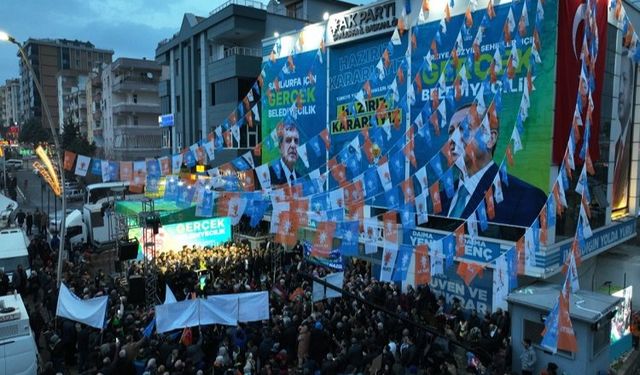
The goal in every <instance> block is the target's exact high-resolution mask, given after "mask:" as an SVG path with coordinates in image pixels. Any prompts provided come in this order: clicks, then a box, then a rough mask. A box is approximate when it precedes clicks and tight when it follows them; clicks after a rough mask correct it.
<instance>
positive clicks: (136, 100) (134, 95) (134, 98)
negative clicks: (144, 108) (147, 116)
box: [133, 94, 138, 104]
mask: <svg viewBox="0 0 640 375" xmlns="http://www.w3.org/2000/svg"><path fill="white" fill-rule="evenodd" d="M133 102H134V103H136V104H137V103H138V94H133Z"/></svg>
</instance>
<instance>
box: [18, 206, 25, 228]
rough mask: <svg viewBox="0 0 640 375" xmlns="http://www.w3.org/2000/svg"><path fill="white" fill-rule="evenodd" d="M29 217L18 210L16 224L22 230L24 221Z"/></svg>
mask: <svg viewBox="0 0 640 375" xmlns="http://www.w3.org/2000/svg"><path fill="white" fill-rule="evenodd" d="M26 217H27V215H26V214H25V213H24V212H23V211H22V209H20V210H18V213H17V214H16V222H17V223H18V226H19V227H20V228H22V226H23V225H24V220H25V219H26Z"/></svg>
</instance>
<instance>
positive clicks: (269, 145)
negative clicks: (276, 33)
mask: <svg viewBox="0 0 640 375" xmlns="http://www.w3.org/2000/svg"><path fill="white" fill-rule="evenodd" d="M285 38H290V39H291V38H293V36H287V37H283V38H281V39H285ZM283 43H284V41H283ZM320 54H321V52H320V53H319V52H318V50H315V49H314V50H311V51H309V52H301V53H294V54H293V55H291V56H285V57H282V58H278V59H276V60H275V61H274V62H271V61H268V62H265V63H264V64H263V69H264V71H265V73H266V76H265V77H264V87H263V95H262V162H263V163H268V162H271V161H274V160H276V159H278V158H280V157H281V156H282V155H281V153H282V152H283V151H281V149H284V148H285V146H284V145H282V144H281V143H282V141H283V135H284V134H283V131H282V130H284V127H283V126H284V125H285V124H287V125H294V126H295V128H296V129H297V133H298V142H299V143H298V146H301V145H303V144H306V143H307V142H309V140H310V139H311V138H313V137H314V136H316V135H318V134H320V132H321V131H322V130H323V129H325V124H326V108H327V105H326V103H327V99H326V91H325V89H324V88H325V87H326V85H327V84H326V81H327V80H326V65H325V64H326V62H325V61H324V59H325V58H324V56H320ZM279 125H280V129H281V131H280V132H279V133H280V134H276V133H278V126H279ZM274 131H275V132H274ZM303 151H304V150H303ZM284 152H285V153H286V151H284ZM292 152H293V151H292ZM296 152H297V149H296ZM315 155H316V153H313V154H311V162H312V164H314V161H315ZM322 156H323V158H324V155H322ZM305 161H306V160H300V161H299V162H297V163H296V164H297V166H298V167H297V168H304V166H305V165H306V164H307V163H305ZM316 164H317V163H316ZM310 168H313V165H311V166H310V167H309V169H310Z"/></svg>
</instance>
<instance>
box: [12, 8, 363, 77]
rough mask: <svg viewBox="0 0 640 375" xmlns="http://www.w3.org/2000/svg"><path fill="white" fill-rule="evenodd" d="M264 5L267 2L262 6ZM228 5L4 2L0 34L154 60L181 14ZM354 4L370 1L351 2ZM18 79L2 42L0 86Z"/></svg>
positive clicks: (15, 61) (202, 13) (14, 60)
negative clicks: (77, 44) (90, 45)
mask: <svg viewBox="0 0 640 375" xmlns="http://www.w3.org/2000/svg"><path fill="white" fill-rule="evenodd" d="M261 1H262V2H263V3H265V4H266V3H267V2H268V0H261ZM225 2H226V0H56V1H52V0H2V10H0V30H2V31H5V32H7V33H8V34H9V35H11V36H13V37H14V38H16V40H18V41H19V42H24V41H25V40H27V39H29V38H50V39H61V38H63V39H71V40H76V39H77V40H80V41H90V42H91V43H93V44H94V45H95V46H96V48H102V49H110V50H113V51H114V60H115V59H116V58H118V57H132V58H142V57H146V58H148V59H154V58H155V49H156V46H157V44H158V42H159V41H161V40H163V39H165V38H170V37H171V36H172V35H173V34H174V33H175V32H177V31H178V30H179V29H180V24H181V23H182V18H183V15H184V13H194V14H196V15H198V16H204V17H207V16H208V15H209V12H210V11H211V10H213V9H214V8H216V7H218V6H220V5H222V4H223V3H225ZM349 2H352V3H354V4H365V3H371V2H373V0H353V1H349ZM17 77H18V56H17V48H16V46H15V45H13V44H10V43H6V42H0V84H4V82H5V80H6V79H9V78H17Z"/></svg>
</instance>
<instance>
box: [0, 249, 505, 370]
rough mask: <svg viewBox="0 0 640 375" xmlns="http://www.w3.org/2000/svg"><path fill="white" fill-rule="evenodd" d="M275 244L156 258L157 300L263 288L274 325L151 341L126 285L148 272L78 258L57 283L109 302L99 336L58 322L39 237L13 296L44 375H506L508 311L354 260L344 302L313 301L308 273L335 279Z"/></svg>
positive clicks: (48, 256)
mask: <svg viewBox="0 0 640 375" xmlns="http://www.w3.org/2000/svg"><path fill="white" fill-rule="evenodd" d="M272 247H274V246H270V249H269V250H267V249H266V248H265V247H264V246H263V248H262V249H256V250H252V249H251V248H250V247H249V246H248V244H245V243H228V244H225V245H223V246H213V247H205V248H200V247H184V248H183V249H182V250H180V251H176V252H167V253H162V254H159V255H158V256H157V257H156V265H157V267H158V278H159V282H158V285H159V288H158V294H159V297H160V299H161V301H164V297H165V296H164V288H165V284H166V285H169V287H170V288H171V290H172V291H173V292H174V294H175V296H176V298H177V299H178V300H181V299H184V298H198V297H200V296H205V295H211V294H223V293H242V292H247V291H260V290H268V291H270V319H269V320H268V321H262V322H252V323H241V324H239V325H238V326H236V327H227V326H218V325H215V326H201V327H192V328H191V329H187V330H179V331H176V332H168V333H165V334H157V333H156V332H155V331H153V333H151V334H149V333H150V332H151V330H150V329H148V327H149V325H150V323H151V322H152V320H153V311H150V310H148V309H146V308H145V307H144V302H142V303H131V302H130V301H129V300H128V297H129V291H128V285H127V280H129V279H130V278H131V277H134V276H136V275H142V274H143V273H144V265H143V262H141V261H133V262H130V263H129V264H128V267H126V272H123V274H124V275H121V276H119V277H115V276H114V275H109V274H107V273H105V272H104V271H102V270H99V269H94V268H95V267H92V265H91V263H90V262H89V259H90V257H89V256H88V255H89V254H84V253H82V252H81V251H79V252H73V253H72V254H71V256H70V258H69V261H67V262H66V263H65V264H64V267H63V281H64V283H65V284H66V285H67V286H68V287H69V288H70V289H71V291H72V292H74V293H75V294H76V295H78V296H79V297H80V298H92V297H96V296H101V295H108V296H109V304H108V310H107V314H106V315H107V322H106V323H105V328H104V329H103V330H98V329H95V328H91V327H88V326H85V325H83V324H80V323H76V322H73V321H70V320H66V319H62V318H56V317H55V311H56V304H57V297H58V290H57V288H56V283H55V266H54V262H55V259H56V257H55V249H53V250H52V247H51V246H50V244H49V243H47V242H46V241H45V240H43V239H41V238H39V237H37V238H35V239H34V240H32V242H31V244H30V246H29V255H30V262H31V264H30V267H31V270H32V272H31V276H30V277H28V278H26V276H25V279H24V281H23V282H20V284H19V285H16V288H18V289H19V291H20V293H24V296H28V297H27V298H28V300H29V301H30V302H31V303H30V306H31V307H30V312H29V314H30V320H31V325H32V328H33V331H34V333H35V335H36V337H37V338H38V340H37V341H38V345H39V348H40V350H41V357H42V359H43V366H42V368H43V373H44V374H47V375H49V374H51V375H53V374H57V373H66V372H67V371H68V369H70V368H76V369H77V370H78V373H87V374H96V373H99V374H104V375H109V374H117V375H125V374H138V375H141V374H170V375H173V374H215V375H218V374H289V373H296V374H316V373H321V374H359V373H367V374H413V373H425V374H457V373H466V372H467V371H469V372H470V373H493V374H504V373H509V371H510V361H511V354H510V343H509V316H508V314H507V312H506V311H500V310H498V311H497V312H495V313H493V314H489V313H486V314H482V313H479V312H478V313H477V312H472V313H471V314H470V315H469V316H466V314H465V312H464V311H463V309H462V306H461V304H460V301H458V300H454V303H453V304H452V305H451V306H449V305H447V304H446V303H445V300H444V298H443V297H439V298H438V297H437V296H436V295H435V294H434V293H432V292H431V290H430V289H429V286H428V285H421V286H418V287H416V288H412V287H409V288H408V289H407V290H406V291H404V292H403V291H401V290H400V288H399V286H398V285H396V284H393V283H382V282H379V281H377V280H375V278H373V277H372V276H371V267H370V264H368V263H366V262H364V261H361V260H355V259H352V260H349V261H348V262H347V263H348V264H346V265H345V282H344V290H345V292H346V293H345V294H349V295H350V296H349V297H343V298H333V299H329V300H323V301H319V302H316V303H313V302H312V301H311V290H312V285H313V282H312V279H311V277H322V276H324V275H326V274H328V273H330V272H332V271H331V270H329V269H326V268H324V267H321V266H318V265H314V264H309V263H307V262H305V261H304V259H303V256H302V254H301V253H300V252H299V251H297V252H284V250H283V249H282V247H280V246H277V245H276V246H275V249H271V248H272ZM295 249H300V247H299V246H298V247H296V248H295ZM276 256H278V257H280V259H279V261H278V262H274V259H273V257H276ZM274 266H277V267H279V269H277V270H275V272H274V269H273V267H274ZM116 275H117V274H116ZM1 279H2V278H0V280H1ZM14 280H16V279H14ZM18 280H20V278H18ZM2 291H3V290H0V292H2ZM374 305H375V306H379V307H381V309H378V308H375V307H373V306H374ZM427 326H428V327H435V331H430V330H428V329H426V328H425V327H427ZM145 328H147V335H145ZM456 342H462V343H464V344H465V346H466V347H467V348H472V350H471V351H469V350H465V349H463V348H462V347H460V346H458V345H457V344H455V343H456ZM454 353H458V355H454ZM478 359H481V360H482V363H480V361H479V360H478ZM483 364H484V365H485V366H486V367H485V366H483Z"/></svg>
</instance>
